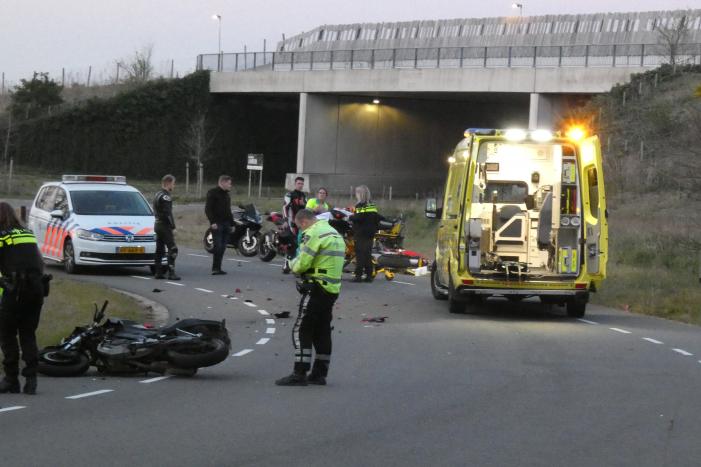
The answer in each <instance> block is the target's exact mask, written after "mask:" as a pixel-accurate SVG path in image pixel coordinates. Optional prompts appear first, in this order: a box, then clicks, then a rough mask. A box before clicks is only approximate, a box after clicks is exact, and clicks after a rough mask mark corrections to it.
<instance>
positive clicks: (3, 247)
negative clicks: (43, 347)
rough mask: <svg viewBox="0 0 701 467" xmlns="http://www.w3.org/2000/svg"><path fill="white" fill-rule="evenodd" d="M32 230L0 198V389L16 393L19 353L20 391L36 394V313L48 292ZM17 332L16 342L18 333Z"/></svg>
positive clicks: (37, 318)
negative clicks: (22, 379) (0, 361)
mask: <svg viewBox="0 0 701 467" xmlns="http://www.w3.org/2000/svg"><path fill="white" fill-rule="evenodd" d="M43 273H44V262H43V260H42V258H41V253H39V248H37V240H36V238H35V237H34V234H33V233H32V232H31V231H30V230H27V229H25V228H23V227H22V224H21V223H20V221H19V219H17V216H16V214H15V211H14V209H13V208H12V206H10V205H9V204H8V203H5V202H0V274H2V277H0V284H2V287H3V289H2V302H0V348H2V353H3V354H4V360H3V367H4V370H5V377H4V378H3V379H2V381H0V393H5V392H11V393H17V392H19V390H20V386H19V357H20V347H21V348H22V359H23V360H24V363H25V367H24V369H23V370H22V375H23V376H24V377H25V378H26V381H25V385H24V388H23V391H24V393H25V394H36V390H37V366H38V349H37V341H36V335H35V332H36V329H37V326H38V325H39V315H40V314H41V307H42V305H43V304H44V296H45V295H48V280H49V279H48V278H49V277H50V276H44V274H43ZM18 335H19V345H17V336H18Z"/></svg>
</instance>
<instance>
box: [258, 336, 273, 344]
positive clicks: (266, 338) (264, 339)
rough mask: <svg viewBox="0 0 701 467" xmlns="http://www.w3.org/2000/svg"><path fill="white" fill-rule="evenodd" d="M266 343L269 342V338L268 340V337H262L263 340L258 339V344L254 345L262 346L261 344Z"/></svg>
mask: <svg viewBox="0 0 701 467" xmlns="http://www.w3.org/2000/svg"><path fill="white" fill-rule="evenodd" d="M268 342H270V338H268V337H263V338H262V339H260V340H259V341H258V342H256V345H263V344H267V343H268Z"/></svg>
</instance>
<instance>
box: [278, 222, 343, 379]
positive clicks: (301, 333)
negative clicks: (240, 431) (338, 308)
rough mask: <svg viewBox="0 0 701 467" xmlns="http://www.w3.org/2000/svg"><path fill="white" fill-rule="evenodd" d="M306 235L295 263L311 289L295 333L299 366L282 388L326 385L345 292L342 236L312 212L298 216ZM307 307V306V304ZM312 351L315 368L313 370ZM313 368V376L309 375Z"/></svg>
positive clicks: (304, 293) (299, 224)
mask: <svg viewBox="0 0 701 467" xmlns="http://www.w3.org/2000/svg"><path fill="white" fill-rule="evenodd" d="M295 223H296V224H297V227H299V229H300V230H301V231H302V232H303V237H302V244H301V246H300V253H299V255H298V256H297V257H296V258H295V259H294V260H293V261H292V263H291V264H290V267H291V268H292V272H294V273H295V274H298V275H301V276H302V278H303V280H304V282H305V283H306V286H307V288H306V289H303V290H300V292H302V294H303V296H302V303H301V304H300V307H301V308H302V316H301V323H300V325H299V327H298V328H296V329H297V332H295V333H294V335H293V338H294V343H295V349H296V353H295V364H294V371H293V372H292V374H290V375H289V376H286V377H284V378H281V379H278V380H277V381H275V384H277V385H279V386H306V385H307V384H317V385H325V384H326V376H327V375H328V372H329V362H330V360H331V320H332V311H333V305H334V303H335V302H336V299H337V298H338V294H339V292H340V291H341V275H342V274H343V259H344V257H345V249H346V245H345V242H344V241H343V238H342V237H341V236H340V235H339V233H338V232H337V231H336V229H334V228H333V227H331V226H330V225H329V223H328V222H327V221H325V220H319V219H317V218H316V216H315V215H314V213H313V212H312V211H310V210H309V209H303V210H301V211H299V212H298V213H297V215H296V216H295ZM305 300H308V301H307V302H306V306H304V301H305ZM312 347H313V348H314V350H315V352H316V354H315V355H314V366H313V367H312V365H311V363H312ZM310 367H311V373H309V376H308V377H307V372H308V371H309V369H310Z"/></svg>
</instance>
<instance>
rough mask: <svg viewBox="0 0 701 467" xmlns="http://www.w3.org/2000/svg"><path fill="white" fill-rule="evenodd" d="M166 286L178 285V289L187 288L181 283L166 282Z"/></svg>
mask: <svg viewBox="0 0 701 467" xmlns="http://www.w3.org/2000/svg"><path fill="white" fill-rule="evenodd" d="M166 284H170V285H177V286H178V287H185V284H181V283H180V282H168V281H166Z"/></svg>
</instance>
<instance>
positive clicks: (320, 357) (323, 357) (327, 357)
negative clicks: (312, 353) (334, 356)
mask: <svg viewBox="0 0 701 467" xmlns="http://www.w3.org/2000/svg"><path fill="white" fill-rule="evenodd" d="M315 358H316V359H317V360H321V361H324V362H329V361H331V355H326V354H320V353H318V354H316V357H315Z"/></svg>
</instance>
